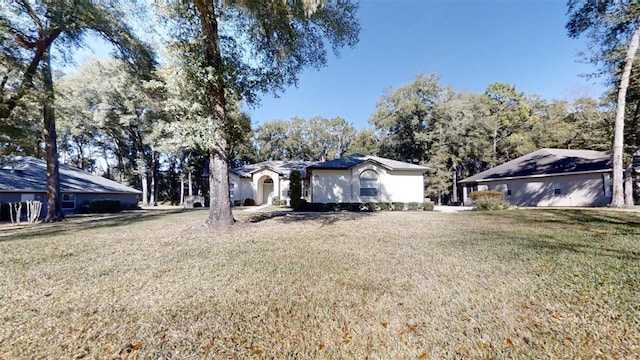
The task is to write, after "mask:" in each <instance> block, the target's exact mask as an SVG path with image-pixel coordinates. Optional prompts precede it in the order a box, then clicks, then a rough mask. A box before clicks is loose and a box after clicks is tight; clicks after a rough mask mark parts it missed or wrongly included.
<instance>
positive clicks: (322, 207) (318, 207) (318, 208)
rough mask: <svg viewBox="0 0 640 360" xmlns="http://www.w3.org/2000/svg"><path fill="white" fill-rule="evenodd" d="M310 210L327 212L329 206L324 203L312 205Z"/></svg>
mask: <svg viewBox="0 0 640 360" xmlns="http://www.w3.org/2000/svg"><path fill="white" fill-rule="evenodd" d="M309 210H311V211H314V212H320V211H327V205H326V204H323V203H311V208H310V209H309Z"/></svg>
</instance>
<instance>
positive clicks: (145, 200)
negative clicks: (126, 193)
mask: <svg viewBox="0 0 640 360" xmlns="http://www.w3.org/2000/svg"><path fill="white" fill-rule="evenodd" d="M138 173H139V176H140V185H141V187H142V206H149V185H148V184H147V169H146V168H143V167H142V168H140V170H138Z"/></svg>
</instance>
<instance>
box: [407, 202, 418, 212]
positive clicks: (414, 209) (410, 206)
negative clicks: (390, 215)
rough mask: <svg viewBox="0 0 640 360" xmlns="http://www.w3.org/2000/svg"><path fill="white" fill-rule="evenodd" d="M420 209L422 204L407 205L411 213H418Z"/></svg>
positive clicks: (411, 203)
mask: <svg viewBox="0 0 640 360" xmlns="http://www.w3.org/2000/svg"><path fill="white" fill-rule="evenodd" d="M418 208H420V203H417V202H410V203H407V210H409V211H416V210H418Z"/></svg>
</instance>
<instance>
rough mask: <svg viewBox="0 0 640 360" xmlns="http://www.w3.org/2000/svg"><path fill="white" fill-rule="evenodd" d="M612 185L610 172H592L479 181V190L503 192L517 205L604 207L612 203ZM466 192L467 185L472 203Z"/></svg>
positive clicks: (466, 197) (510, 201)
mask: <svg viewBox="0 0 640 360" xmlns="http://www.w3.org/2000/svg"><path fill="white" fill-rule="evenodd" d="M610 186H611V181H610V175H609V174H608V173H593V174H576V175H561V176H548V177H543V178H527V179H512V180H496V181H487V182H482V183H479V184H478V190H483V189H484V190H496V191H500V192H502V193H504V194H505V199H506V200H507V201H508V202H509V203H511V204H513V205H517V206H603V205H606V204H608V203H610V202H611V188H610ZM508 187H511V195H508V194H507V193H508ZM556 189H558V190H559V194H556ZM467 192H468V191H467V186H466V185H465V191H464V196H465V198H464V202H465V204H468V203H471V199H470V198H469V194H468V193H467Z"/></svg>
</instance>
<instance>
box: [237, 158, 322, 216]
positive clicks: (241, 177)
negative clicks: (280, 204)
mask: <svg viewBox="0 0 640 360" xmlns="http://www.w3.org/2000/svg"><path fill="white" fill-rule="evenodd" d="M312 164H315V162H313V161H264V162H261V163H257V164H248V165H244V166H241V167H237V168H232V169H230V171H229V195H230V198H231V201H232V202H234V201H238V200H239V201H244V200H245V199H248V198H250V199H253V200H254V201H255V202H256V205H263V204H271V203H272V201H273V199H274V198H276V197H277V198H279V199H283V200H289V199H290V196H289V176H290V175H291V172H292V171H294V170H297V171H300V173H301V175H302V179H303V180H302V197H303V198H305V199H307V200H309V179H308V178H307V173H306V168H307V166H310V165H312Z"/></svg>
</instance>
